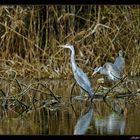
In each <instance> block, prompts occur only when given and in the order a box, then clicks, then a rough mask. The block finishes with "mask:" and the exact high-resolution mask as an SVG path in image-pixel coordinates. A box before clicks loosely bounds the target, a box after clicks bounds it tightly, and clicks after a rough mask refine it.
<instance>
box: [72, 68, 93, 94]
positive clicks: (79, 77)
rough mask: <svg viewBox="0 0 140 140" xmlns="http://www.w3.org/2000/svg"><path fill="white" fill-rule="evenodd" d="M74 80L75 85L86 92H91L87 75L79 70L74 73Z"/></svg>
mask: <svg viewBox="0 0 140 140" xmlns="http://www.w3.org/2000/svg"><path fill="white" fill-rule="evenodd" d="M74 76H75V79H76V81H77V83H78V84H79V85H80V86H81V87H82V88H83V89H84V90H86V91H88V90H91V83H90V81H89V79H88V77H87V75H86V74H85V73H84V72H83V71H82V70H81V69H80V68H77V70H76V71H75V72H74Z"/></svg>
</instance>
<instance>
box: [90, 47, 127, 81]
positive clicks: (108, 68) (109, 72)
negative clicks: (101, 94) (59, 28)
mask: <svg viewBox="0 0 140 140" xmlns="http://www.w3.org/2000/svg"><path fill="white" fill-rule="evenodd" d="M122 55H123V52H122V50H120V51H119V56H118V57H117V58H116V59H115V61H114V64H113V63H111V62H107V63H105V64H104V65H103V66H99V67H96V68H95V69H94V72H93V74H92V75H94V74H95V73H100V74H104V75H106V76H107V77H108V79H111V80H113V81H117V80H119V79H121V77H122V73H123V69H124V66H125V61H124V58H123V56H122Z"/></svg>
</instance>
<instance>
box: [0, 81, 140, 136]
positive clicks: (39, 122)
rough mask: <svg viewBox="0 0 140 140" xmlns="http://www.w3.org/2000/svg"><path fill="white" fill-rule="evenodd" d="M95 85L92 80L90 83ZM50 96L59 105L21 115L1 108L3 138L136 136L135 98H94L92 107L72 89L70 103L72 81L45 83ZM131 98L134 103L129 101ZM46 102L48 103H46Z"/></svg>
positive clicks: (139, 127) (139, 107) (139, 126)
mask: <svg viewBox="0 0 140 140" xmlns="http://www.w3.org/2000/svg"><path fill="white" fill-rule="evenodd" d="M92 83H93V84H94V81H93V82H92ZM47 84H48V86H49V88H50V89H51V90H52V91H53V93H54V94H55V95H57V96H60V97H61V103H59V104H54V105H50V106H47V107H46V106H45V105H44V106H43V107H41V108H40V109H32V110H30V111H28V112H25V113H24V114H22V115H18V114H17V113H16V112H14V111H11V110H10V109H9V110H3V109H2V108H1V109H0V111H1V113H0V118H1V119H0V134H4V135H11V134H14V135H74V134H86V135H139V134H140V100H139V99H138V98H136V96H134V97H126V98H118V99H116V98H113V97H112V98H108V99H107V100H106V102H105V101H103V100H102V99H95V100H94V102H93V103H92V104H91V103H90V102H89V101H87V100H86V99H81V100H80V99H79V100H78V98H74V97H75V96H76V97H77V96H79V95H81V91H80V90H79V87H78V86H76V87H74V91H73V100H72V103H71V102H70V91H71V87H72V84H73V81H67V80H48V81H47ZM128 85H129V88H131V89H132V90H134V89H135V90H137V89H139V88H140V81H139V80H137V81H131V82H129V83H128ZM132 98H134V100H132ZM46 102H47V101H46Z"/></svg>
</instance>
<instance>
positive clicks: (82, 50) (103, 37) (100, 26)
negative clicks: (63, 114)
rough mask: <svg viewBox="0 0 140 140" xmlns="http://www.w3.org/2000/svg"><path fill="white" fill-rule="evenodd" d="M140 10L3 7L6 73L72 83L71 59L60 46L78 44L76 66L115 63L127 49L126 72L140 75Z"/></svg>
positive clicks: (0, 51) (0, 46) (1, 53)
mask: <svg viewBox="0 0 140 140" xmlns="http://www.w3.org/2000/svg"><path fill="white" fill-rule="evenodd" d="M139 13H140V6H137V5H135V6H133V5H131V6H130V5H128V6H127V5H125V6H124V5H120V6H119V5H117V6H115V5H113V6H108V5H101V6H100V5H98V6H96V5H86V6H84V5H81V6H80V5H66V6H65V5H42V6H26V5H24V6H22V5H14V6H8V5H5V6H0V29H1V30H0V63H1V69H0V71H1V74H4V72H5V70H8V69H9V68H11V69H12V70H14V71H16V72H17V75H19V76H23V77H25V76H27V75H28V76H31V77H34V78H43V77H47V78H66V79H68V78H71V77H72V72H71V68H70V66H69V57H70V54H69V52H68V51H67V50H62V49H60V48H58V47H57V46H58V45H59V44H65V43H67V42H70V43H72V44H74V45H75V50H76V62H77V64H78V65H79V66H80V67H81V68H82V69H84V71H85V72H86V73H87V74H88V75H89V76H90V75H91V74H92V70H91V69H92V68H93V67H95V66H97V65H102V64H103V63H105V62H106V61H114V59H115V57H116V56H117V55H118V51H119V50H120V49H123V51H124V57H125V60H126V73H128V74H131V75H139V73H140V71H139V66H140V65H139V61H140V59H139V58H140V57H139V28H140V27H139V26H140V16H139Z"/></svg>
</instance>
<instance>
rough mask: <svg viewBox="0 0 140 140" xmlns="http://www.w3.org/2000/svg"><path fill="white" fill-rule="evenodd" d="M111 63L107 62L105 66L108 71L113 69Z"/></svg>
mask: <svg viewBox="0 0 140 140" xmlns="http://www.w3.org/2000/svg"><path fill="white" fill-rule="evenodd" d="M111 67H112V66H111V63H109V62H107V63H105V64H104V65H103V68H104V69H106V70H109V69H110V68H111Z"/></svg>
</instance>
